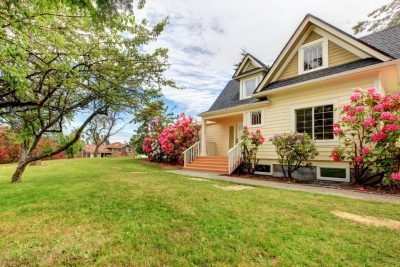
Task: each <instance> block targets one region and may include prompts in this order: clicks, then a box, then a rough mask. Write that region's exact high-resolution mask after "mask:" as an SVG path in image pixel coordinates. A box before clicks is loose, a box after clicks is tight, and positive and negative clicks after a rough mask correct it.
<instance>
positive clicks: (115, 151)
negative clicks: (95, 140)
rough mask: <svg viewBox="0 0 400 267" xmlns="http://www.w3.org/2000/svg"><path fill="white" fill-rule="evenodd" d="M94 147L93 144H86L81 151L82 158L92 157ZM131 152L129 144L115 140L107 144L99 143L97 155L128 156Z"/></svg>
mask: <svg viewBox="0 0 400 267" xmlns="http://www.w3.org/2000/svg"><path fill="white" fill-rule="evenodd" d="M95 149H96V146H95V145H86V146H85V148H83V149H82V151H81V156H82V157H83V158H93V157H94V151H95ZM131 152H132V148H131V147H130V146H129V145H127V144H124V143H121V142H115V143H112V144H109V145H101V146H100V147H99V151H98V155H97V157H117V156H128V155H129V154H130V153H131Z"/></svg>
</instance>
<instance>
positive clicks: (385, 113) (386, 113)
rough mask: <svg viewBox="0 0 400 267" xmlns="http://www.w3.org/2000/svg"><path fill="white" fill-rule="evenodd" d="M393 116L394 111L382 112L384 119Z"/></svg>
mask: <svg viewBox="0 0 400 267" xmlns="http://www.w3.org/2000/svg"><path fill="white" fill-rule="evenodd" d="M392 116H393V114H392V112H388V111H386V112H382V113H381V119H382V120H390V119H391V118H392Z"/></svg>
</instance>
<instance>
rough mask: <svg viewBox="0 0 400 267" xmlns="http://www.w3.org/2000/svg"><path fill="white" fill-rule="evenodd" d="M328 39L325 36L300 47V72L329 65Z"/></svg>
mask: <svg viewBox="0 0 400 267" xmlns="http://www.w3.org/2000/svg"><path fill="white" fill-rule="evenodd" d="M327 43H328V41H327V40H326V39H325V38H323V39H320V40H316V41H313V42H310V43H307V44H304V45H302V46H301V47H300V50H299V74H303V73H305V72H309V71H314V70H318V69H321V68H325V67H327V66H328V45H327Z"/></svg>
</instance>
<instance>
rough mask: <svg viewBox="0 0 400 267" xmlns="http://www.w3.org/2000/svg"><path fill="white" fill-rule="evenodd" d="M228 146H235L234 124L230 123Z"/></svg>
mask: <svg viewBox="0 0 400 267" xmlns="http://www.w3.org/2000/svg"><path fill="white" fill-rule="evenodd" d="M228 135H229V148H232V147H234V146H235V138H236V136H235V125H230V126H229V133H228Z"/></svg>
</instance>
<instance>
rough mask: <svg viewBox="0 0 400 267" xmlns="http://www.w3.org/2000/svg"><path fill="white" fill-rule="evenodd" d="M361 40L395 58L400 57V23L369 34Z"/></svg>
mask: <svg viewBox="0 0 400 267" xmlns="http://www.w3.org/2000/svg"><path fill="white" fill-rule="evenodd" d="M360 40H361V41H362V42H364V43H367V44H368V45H370V46H373V47H376V48H377V49H379V50H381V51H383V52H385V53H386V54H389V55H390V56H392V57H394V58H400V25H397V26H394V27H391V28H389V29H386V30H383V31H380V32H376V33H372V34H369V35H367V36H364V37H361V38H360Z"/></svg>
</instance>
